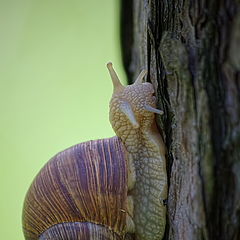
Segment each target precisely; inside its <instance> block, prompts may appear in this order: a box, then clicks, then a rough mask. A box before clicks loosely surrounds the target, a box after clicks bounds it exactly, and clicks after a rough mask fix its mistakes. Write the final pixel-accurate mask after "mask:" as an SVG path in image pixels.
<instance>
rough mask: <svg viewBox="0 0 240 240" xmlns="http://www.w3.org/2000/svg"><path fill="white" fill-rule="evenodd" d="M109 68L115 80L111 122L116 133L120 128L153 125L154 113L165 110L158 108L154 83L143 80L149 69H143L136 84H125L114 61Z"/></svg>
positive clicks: (137, 127)
mask: <svg viewBox="0 0 240 240" xmlns="http://www.w3.org/2000/svg"><path fill="white" fill-rule="evenodd" d="M107 68H108V70H109V73H110V75H111V78H112V82H113V95H112V99H111V101H110V122H111V124H112V127H113V129H114V131H115V132H116V134H117V135H119V134H118V132H119V130H122V131H125V130H127V129H128V130H130V129H139V128H140V127H141V128H142V127H151V125H152V123H153V121H154V113H157V114H163V111H161V110H158V109H156V97H155V96H154V89H153V85H152V84H151V83H149V82H143V78H144V76H145V75H146V74H147V71H146V70H143V71H142V72H141V73H140V74H139V76H138V77H137V79H136V81H135V82H134V84H132V85H128V86H123V85H122V84H121V82H120V80H119V78H118V76H117V74H116V72H115V71H114V69H113V66H112V63H108V64H107ZM122 131H121V132H122Z"/></svg>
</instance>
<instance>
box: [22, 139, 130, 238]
mask: <svg viewBox="0 0 240 240" xmlns="http://www.w3.org/2000/svg"><path fill="white" fill-rule="evenodd" d="M126 166H127V152H126V150H125V148H124V146H123V144H122V143H121V141H120V139H119V138H118V137H113V138H109V139H101V140H95V141H89V142H85V143H81V144H77V145H75V146H73V147H71V148H69V149H67V150H65V151H63V152H60V153H58V154H57V155H56V156H55V157H53V158H52V159H51V160H50V161H49V162H48V163H47V164H46V165H45V166H44V167H43V169H42V170H41V171H40V173H39V174H38V175H37V177H36V178H35V180H34V181H33V183H32V185H31V186H30V189H29V190H28V193H27V196H26V199H25V203H24V209H23V230H24V236H25V239H26V240H35V239H41V240H47V239H56V240H57V239H65V240H66V239H73V240H74V239H76V240H77V239H81V240H83V239H122V236H123V235H124V234H125V231H126V213H127V167H126Z"/></svg>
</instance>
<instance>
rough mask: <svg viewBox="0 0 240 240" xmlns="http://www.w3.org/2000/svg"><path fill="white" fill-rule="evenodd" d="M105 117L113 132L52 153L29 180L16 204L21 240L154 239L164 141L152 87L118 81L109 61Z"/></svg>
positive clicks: (161, 209) (159, 222) (161, 212)
mask: <svg viewBox="0 0 240 240" xmlns="http://www.w3.org/2000/svg"><path fill="white" fill-rule="evenodd" d="M107 66H108V69H109V72H110V75H111V78H112V81H113V86H114V93H113V96H112V99H111V101H110V122H111V124H112V127H113V129H114V131H115V132H116V135H117V136H116V137H112V138H108V139H100V140H94V141H88V142H85V143H80V144H77V145H75V146H73V147H70V148H68V149H66V150H64V151H62V152H60V153H58V154H57V155H56V156H55V157H53V158H52V159H51V160H50V161H49V162H48V163H47V164H46V165H45V166H44V167H43V169H42V170H41V171H40V172H39V174H38V175H37V176H36V178H35V179H34V181H33V183H32V185H31V186H30V188H29V190H28V193H27V195H26V198H25V202H24V208H23V232H24V236H25V239H26V240H78V239H79V240H80V239H81V240H87V239H91V240H121V239H126V238H128V239H136V240H160V239H162V237H163V235H164V229H165V218H166V217H165V215H166V207H165V206H164V203H163V201H164V200H165V199H166V198H167V175H166V163H165V146H164V143H163V141H162V138H161V135H160V134H159V133H158V130H157V127H156V123H155V115H154V113H159V114H161V111H160V110H157V109H156V108H155V104H156V103H155V101H156V100H155V97H154V96H153V93H154V90H153V86H152V84H150V83H142V79H143V77H144V75H145V74H146V72H145V71H143V72H141V73H140V75H139V77H138V79H137V80H136V82H135V84H133V85H130V86H126V87H124V86H123V85H122V84H121V83H120V81H119V79H118V77H117V75H116V73H115V71H114V70H113V68H112V64H111V63H109V64H108V65H107Z"/></svg>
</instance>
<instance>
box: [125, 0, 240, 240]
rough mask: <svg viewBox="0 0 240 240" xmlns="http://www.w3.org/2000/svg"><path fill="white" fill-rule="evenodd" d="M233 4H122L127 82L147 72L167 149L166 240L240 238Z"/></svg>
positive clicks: (239, 69) (238, 41) (238, 44)
mask: <svg viewBox="0 0 240 240" xmlns="http://www.w3.org/2000/svg"><path fill="white" fill-rule="evenodd" d="M239 10H240V2H239V1H237V0H225V1H224V0H219V1H217V0H215V1H206V0H195V1H193V0H178V1H173V0H161V1H160V0H159V1H158V0H148V1H147V0H122V1H121V41H122V56H123V63H124V67H125V70H126V72H127V75H128V78H129V83H131V81H132V79H135V77H136V75H137V74H138V73H139V72H140V70H141V69H147V70H148V77H147V80H148V81H150V82H152V83H153V85H154V87H155V90H156V96H157V99H158V107H159V108H160V109H162V110H164V112H165V115H164V116H163V117H158V118H157V121H158V126H159V129H161V132H162V135H163V137H164V140H165V143H166V146H167V149H168V155H167V160H168V177H169V195H168V216H167V219H168V226H167V228H166V234H165V239H183V240H191V239H208V240H212V239H218V240H237V239H240V11H239Z"/></svg>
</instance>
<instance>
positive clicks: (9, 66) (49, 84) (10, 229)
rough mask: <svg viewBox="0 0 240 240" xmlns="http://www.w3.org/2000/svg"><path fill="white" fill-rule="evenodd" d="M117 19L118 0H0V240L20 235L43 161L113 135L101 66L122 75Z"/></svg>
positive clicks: (107, 85) (106, 83)
mask: <svg viewBox="0 0 240 240" xmlns="http://www.w3.org/2000/svg"><path fill="white" fill-rule="evenodd" d="M118 24H119V6H118V1H112V0H102V1H98V0H88V1H86V0H68V1H66V0H65V1H63V0H41V1H40V0H21V1H19V0H6V1H3V0H0V35H1V38H0V56H1V57H0V81H1V82H0V83H1V85H0V86H1V87H0V89H1V90H0V91H1V92H0V98H1V99H0V109H1V118H0V126H1V129H0V143H1V145H0V146H1V157H0V161H1V162H0V191H1V192H0V201H1V203H0V214H1V215H0V216H1V217H0V239H6V240H21V239H22V240H23V239H24V238H23V234H22V230H21V211H22V204H23V200H24V196H25V193H26V191H27V189H28V187H29V185H30V183H31V181H32V180H33V178H34V176H35V175H36V174H37V173H38V171H39V170H40V169H41V167H42V166H43V165H44V164H45V163H46V162H47V161H48V159H50V158H51V157H52V156H53V155H54V154H56V153H57V152H59V151H61V150H63V149H65V148H67V147H69V146H71V145H74V144H76V143H79V142H82V141H86V140H90V139H97V138H105V137H110V136H112V135H114V133H113V131H112V130H111V126H110V124H109V121H108V102H109V99H110V97H111V92H112V86H111V81H110V77H109V76H108V72H107V69H106V67H105V65H106V63H107V62H108V61H109V60H111V61H113V63H114V65H115V68H116V70H117V71H118V73H119V76H120V78H121V79H123V78H124V74H123V70H122V68H120V67H121V61H120V47H119V46H120V43H119V26H118Z"/></svg>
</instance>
